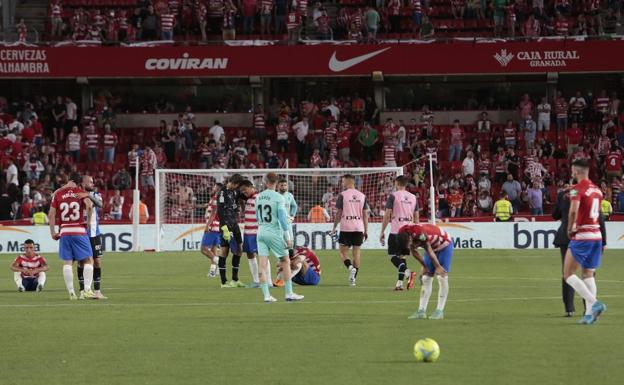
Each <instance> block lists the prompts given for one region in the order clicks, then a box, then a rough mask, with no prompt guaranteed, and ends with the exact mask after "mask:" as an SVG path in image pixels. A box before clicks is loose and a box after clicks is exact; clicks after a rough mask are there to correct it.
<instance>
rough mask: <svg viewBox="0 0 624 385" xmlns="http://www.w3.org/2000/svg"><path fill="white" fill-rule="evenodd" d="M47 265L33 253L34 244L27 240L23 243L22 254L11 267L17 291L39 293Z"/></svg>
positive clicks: (44, 280)
mask: <svg viewBox="0 0 624 385" xmlns="http://www.w3.org/2000/svg"><path fill="white" fill-rule="evenodd" d="M48 269H49V267H48V263H47V262H46V260H45V258H43V257H42V256H40V255H39V254H37V253H35V242H33V240H32V239H27V240H26V241H25V242H24V254H22V255H20V256H19V257H17V258H15V261H13V264H12V265H11V270H13V278H14V280H15V284H16V285H17V291H19V292H23V291H35V290H37V291H41V290H43V287H44V286H45V282H46V273H45V272H46V271H48Z"/></svg>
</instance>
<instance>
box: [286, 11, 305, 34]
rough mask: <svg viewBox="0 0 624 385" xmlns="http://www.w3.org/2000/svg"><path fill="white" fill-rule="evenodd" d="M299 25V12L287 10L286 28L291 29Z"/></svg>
mask: <svg viewBox="0 0 624 385" xmlns="http://www.w3.org/2000/svg"><path fill="white" fill-rule="evenodd" d="M300 25H301V14H300V13H299V12H297V11H293V12H288V16H287V17H286V29H287V30H289V31H292V30H293V29H296V28H298V27H299V26H300Z"/></svg>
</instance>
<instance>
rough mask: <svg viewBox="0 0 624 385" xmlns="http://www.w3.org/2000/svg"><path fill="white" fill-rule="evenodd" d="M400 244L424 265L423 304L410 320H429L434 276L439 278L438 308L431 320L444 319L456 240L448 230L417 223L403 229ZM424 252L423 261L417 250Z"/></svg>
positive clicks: (421, 303)
mask: <svg viewBox="0 0 624 385" xmlns="http://www.w3.org/2000/svg"><path fill="white" fill-rule="evenodd" d="M398 239H399V245H400V246H401V248H402V249H408V250H410V251H411V252H412V255H413V256H414V258H416V259H417V260H418V261H419V262H420V264H421V265H422V266H423V270H422V290H421V291H420V305H419V306H418V310H417V311H416V312H415V313H414V314H412V315H411V316H410V317H409V319H424V318H427V305H428V304H429V297H431V291H432V286H433V276H434V275H436V276H437V278H438V284H439V288H438V306H437V308H436V310H435V311H434V312H433V313H432V314H431V316H430V317H429V319H443V318H444V305H446V299H447V298H448V293H449V284H448V273H449V272H450V271H451V259H452V258H453V240H452V239H451V237H450V236H449V235H448V233H447V232H446V231H444V230H443V229H442V228H440V227H438V226H436V225H430V224H418V225H407V226H403V227H402V228H401V230H399V235H398ZM419 247H422V248H423V249H425V256H424V258H423V257H421V256H420V254H418V248H419Z"/></svg>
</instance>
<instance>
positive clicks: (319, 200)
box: [154, 167, 403, 251]
mask: <svg viewBox="0 0 624 385" xmlns="http://www.w3.org/2000/svg"><path fill="white" fill-rule="evenodd" d="M268 172H274V173H276V174H277V175H278V176H279V177H283V178H285V179H287V180H288V185H289V191H290V192H291V193H292V194H293V195H294V197H295V201H296V202H297V205H298V211H297V215H296V216H295V219H294V221H293V222H294V223H310V222H313V221H311V217H309V214H310V213H311V209H312V208H313V207H316V206H321V208H323V209H324V210H325V212H326V213H327V214H328V215H329V216H330V218H331V219H330V221H331V220H333V213H334V212H335V199H336V197H337V194H338V193H340V192H341V191H342V186H341V184H340V177H341V176H342V175H345V174H352V175H353V176H354V177H355V179H356V187H357V188H358V189H359V190H360V191H362V192H363V193H364V194H365V195H366V196H367V200H368V202H369V205H370V206H371V214H372V218H373V221H375V220H376V219H377V220H378V221H380V220H381V217H380V214H381V213H382V212H383V207H384V205H385V201H386V199H387V196H388V194H390V193H391V192H392V191H393V190H394V180H395V178H396V177H397V176H399V175H403V168H402V167H370V168H280V169H201V170H198V169H157V170H156V175H155V184H156V186H155V208H154V213H155V234H154V237H155V247H154V248H155V250H156V251H161V250H174V249H177V250H179V249H180V248H179V247H172V240H171V236H172V235H171V234H170V233H171V231H170V230H171V229H176V230H177V229H180V228H182V227H181V226H184V228H185V229H187V230H186V231H184V233H188V234H192V235H189V237H192V238H191V239H192V240H193V242H194V243H196V242H197V241H198V240H201V236H202V235H203V234H202V233H203V231H200V228H201V226H203V225H205V221H206V218H205V213H206V209H205V207H206V206H207V204H208V203H209V202H210V199H211V198H212V193H211V191H212V188H213V186H214V185H215V183H223V182H224V181H225V180H227V178H228V177H229V176H231V175H233V174H240V175H242V176H243V177H245V178H247V179H249V180H251V181H252V182H253V183H254V186H255V187H256V189H257V190H258V191H262V190H263V189H264V181H263V177H264V176H265V175H266V174H267V173H268ZM320 211H321V210H319V212H320ZM241 212H242V210H241ZM325 218H326V217H325ZM328 222H329V221H328ZM175 240H176V241H177V239H175ZM183 249H184V248H183Z"/></svg>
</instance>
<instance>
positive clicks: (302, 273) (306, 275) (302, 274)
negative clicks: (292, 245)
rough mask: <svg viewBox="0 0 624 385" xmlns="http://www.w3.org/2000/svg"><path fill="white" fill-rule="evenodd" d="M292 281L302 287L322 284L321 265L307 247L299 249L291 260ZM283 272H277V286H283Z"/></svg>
mask: <svg viewBox="0 0 624 385" xmlns="http://www.w3.org/2000/svg"><path fill="white" fill-rule="evenodd" d="M290 270H291V273H292V281H293V282H294V283H296V284H298V285H302V286H316V285H318V284H319V283H320V282H321V263H320V262H319V260H318V258H317V257H316V254H314V252H313V251H312V250H310V249H308V248H307V247H297V249H296V250H295V251H294V255H293V256H292V257H291V258H290ZM281 273H282V271H281V270H278V271H277V281H275V286H283V285H284V282H283V281H282V274H281Z"/></svg>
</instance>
